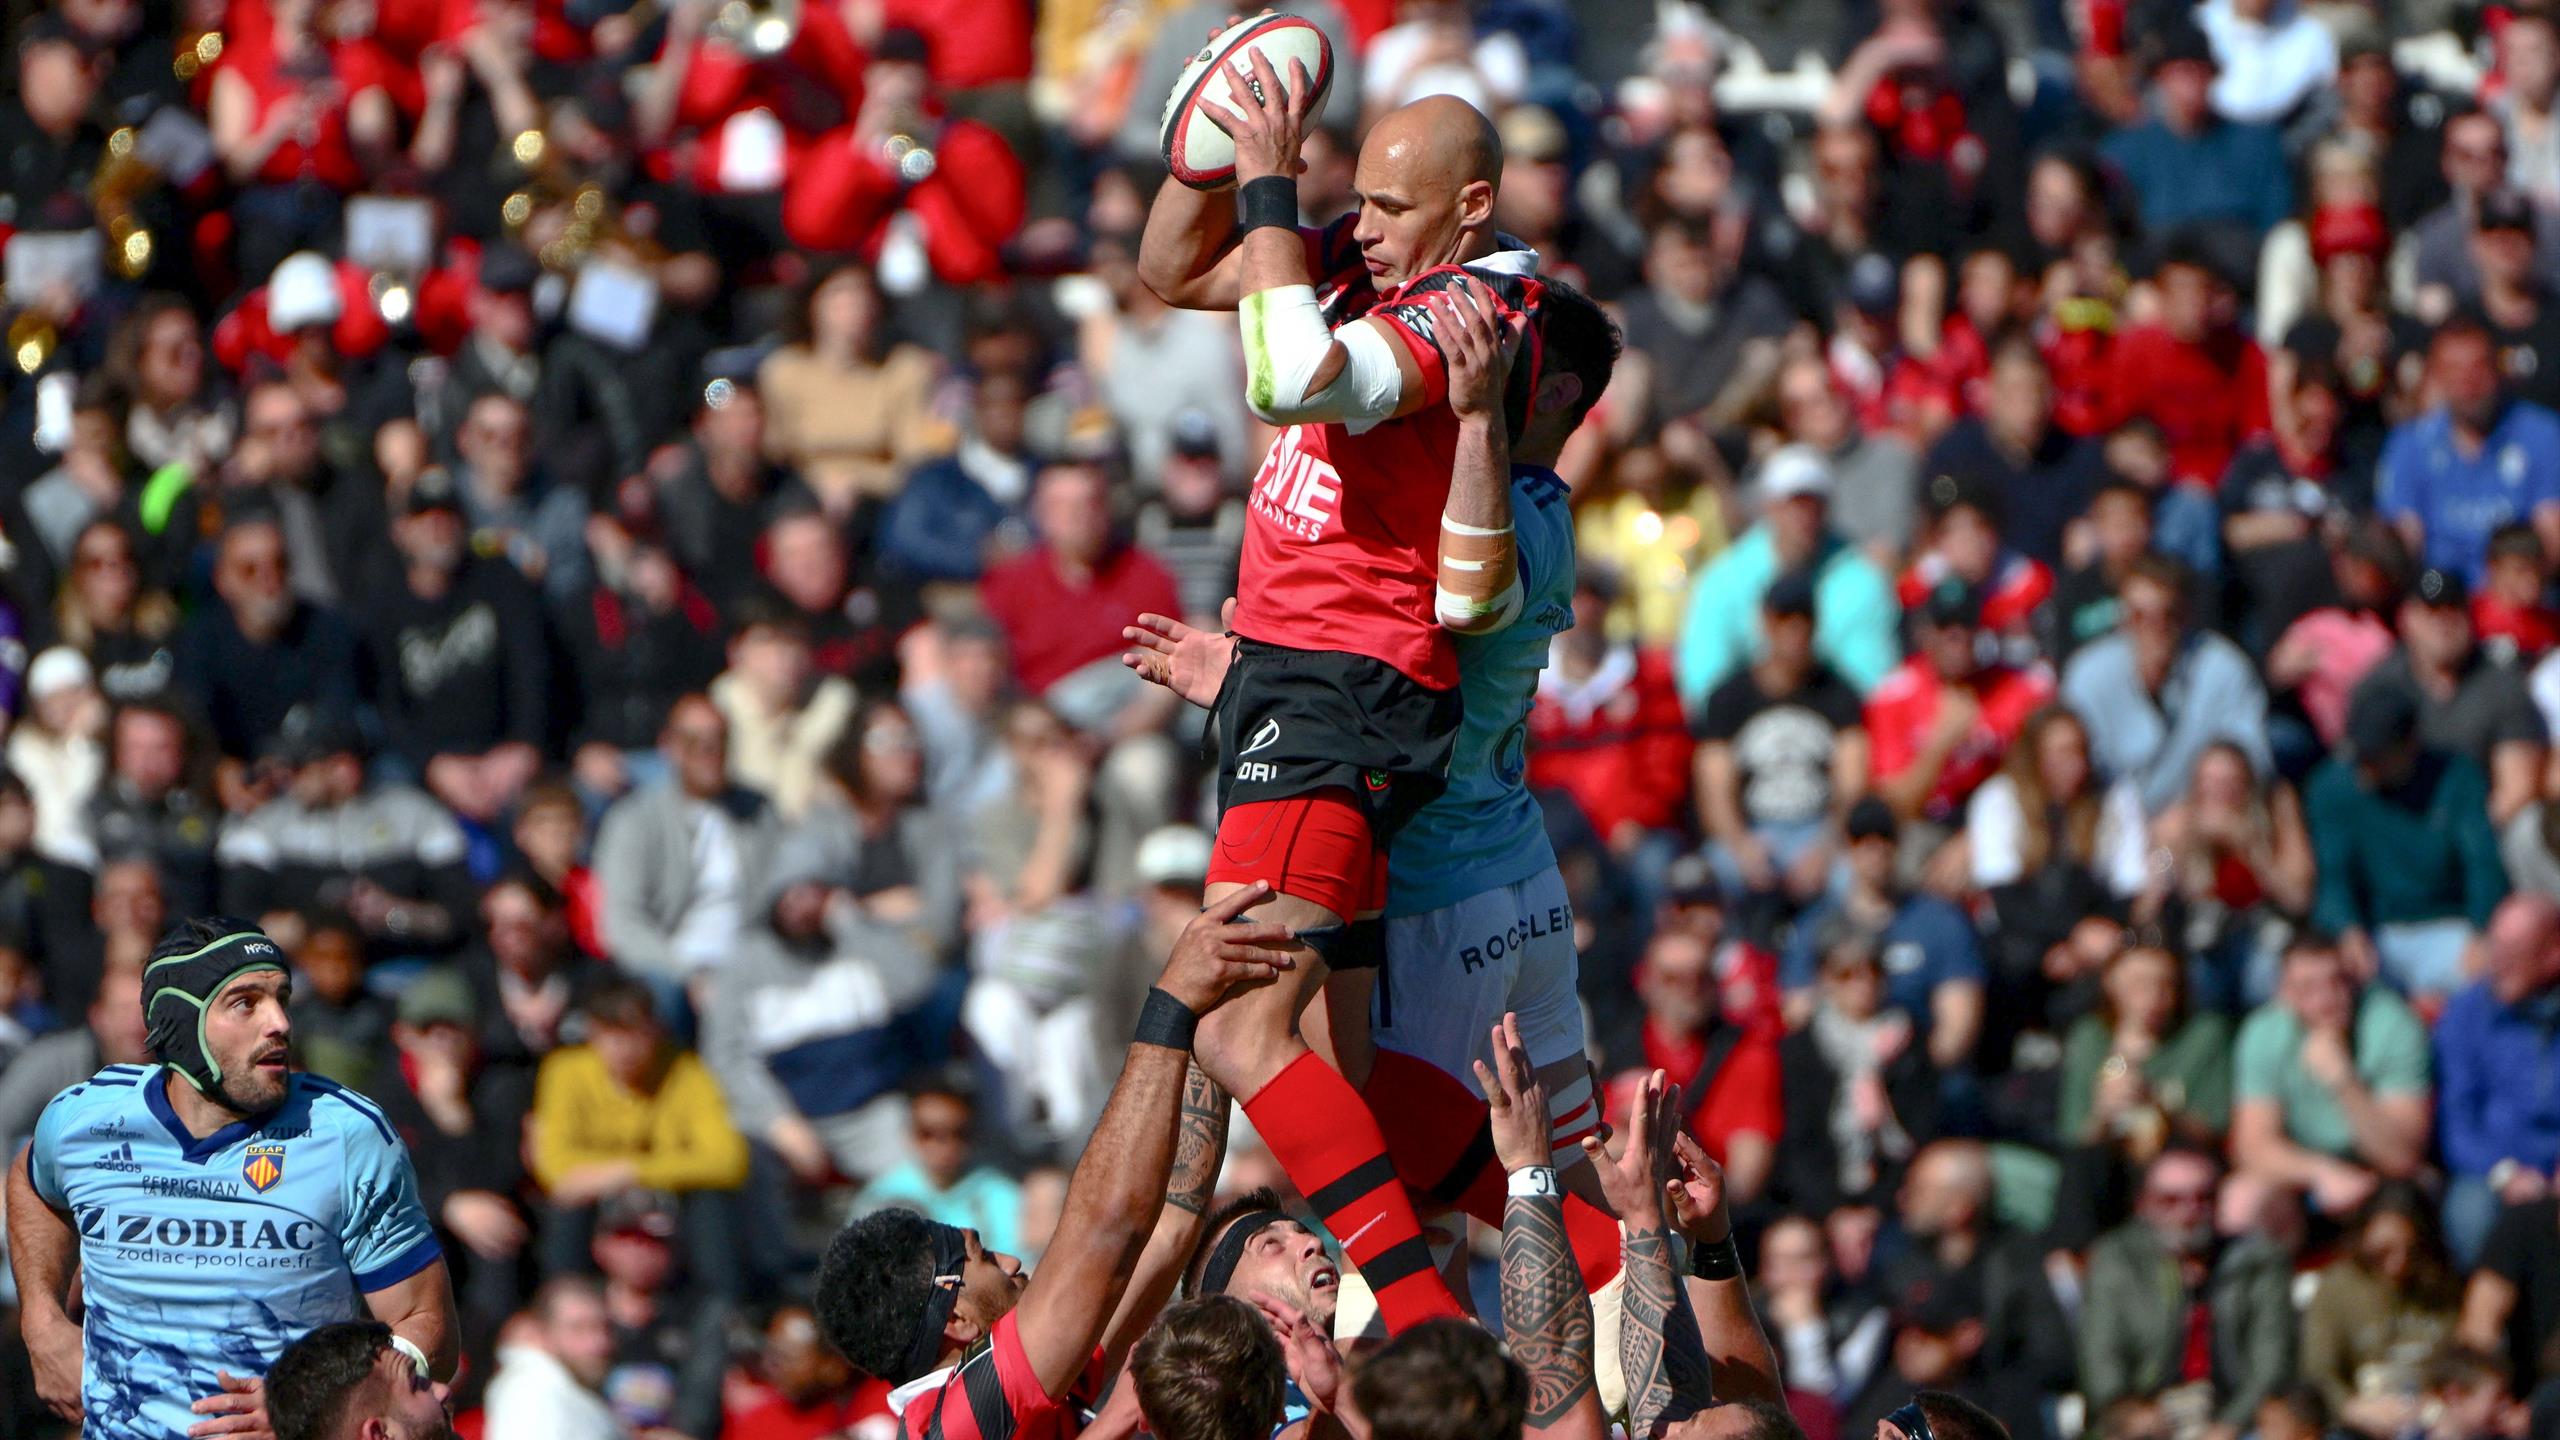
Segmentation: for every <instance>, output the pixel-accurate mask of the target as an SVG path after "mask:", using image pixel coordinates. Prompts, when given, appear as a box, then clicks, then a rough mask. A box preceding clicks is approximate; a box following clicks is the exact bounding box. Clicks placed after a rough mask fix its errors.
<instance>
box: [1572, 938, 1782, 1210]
mask: <svg viewBox="0 0 2560 1440" xmlns="http://www.w3.org/2000/svg"><path fill="white" fill-rule="evenodd" d="M1741 948H1747V947H1740V946H1738V944H1737V945H1736V946H1733V947H1719V946H1718V945H1717V943H1716V941H1715V939H1714V938H1713V937H1712V936H1710V935H1706V934H1702V933H1700V932H1699V931H1698V930H1695V929H1691V928H1682V927H1667V928H1664V929H1661V930H1657V931H1656V932H1655V933H1654V936H1653V938H1652V939H1651V940H1650V941H1649V942H1648V943H1647V944H1646V945H1645V948H1644V954H1643V957H1642V958H1641V959H1640V960H1639V961H1638V962H1637V964H1636V969H1635V977H1634V978H1635V994H1636V999H1637V1001H1638V1002H1639V1004H1640V1006H1641V1007H1642V1008H1641V1010H1640V1012H1639V1013H1638V1015H1637V1016H1636V1017H1635V1018H1636V1023H1635V1024H1634V1025H1633V1026H1631V1027H1621V1028H1620V1029H1618V1030H1616V1031H1614V1032H1610V1033H1604V1034H1603V1035H1602V1036H1601V1037H1600V1053H1601V1060H1600V1063H1601V1066H1602V1073H1604V1074H1606V1075H1608V1076H1609V1077H1610V1080H1609V1083H1608V1089H1607V1094H1606V1097H1605V1103H1606V1106H1607V1112H1608V1115H1609V1117H1610V1119H1611V1120H1612V1121H1613V1122H1614V1123H1617V1124H1619V1125H1621V1126H1623V1125H1624V1124H1625V1123H1626V1116H1627V1115H1628V1113H1629V1107H1630V1105H1631V1104H1632V1103H1633V1101H1634V1099H1635V1097H1636V1093H1637V1091H1638V1089H1639V1088H1640V1087H1641V1085H1642V1083H1643V1081H1644V1077H1645V1076H1646V1075H1648V1074H1650V1073H1652V1072H1653V1071H1655V1070H1661V1071H1664V1072H1666V1073H1667V1074H1668V1075H1669V1076H1670V1077H1671V1082H1672V1083H1673V1084H1675V1085H1678V1086H1679V1087H1680V1094H1681V1097H1682V1100H1683V1102H1684V1103H1685V1104H1686V1105H1687V1107H1688V1117H1687V1120H1688V1123H1687V1126H1686V1128H1687V1130H1688V1132H1689V1133H1690V1134H1691V1135H1693V1136H1695V1137H1697V1141H1698V1143H1699V1144H1700V1145H1701V1146H1703V1147H1705V1149H1706V1151H1707V1153H1708V1154H1709V1155H1712V1156H1714V1157H1716V1160H1717V1163H1719V1164H1721V1165H1723V1166H1724V1167H1725V1183H1726V1185H1727V1186H1728V1190H1727V1194H1728V1195H1729V1196H1730V1197H1731V1198H1732V1200H1733V1202H1734V1203H1735V1204H1746V1203H1748V1202H1749V1201H1751V1200H1752V1199H1754V1198H1756V1197H1757V1196H1758V1195H1759V1194H1760V1192H1761V1189H1762V1187H1764V1186H1766V1185H1767V1184H1768V1183H1769V1177H1770V1173H1771V1170H1772V1168H1773V1167H1774V1165H1775V1164H1776V1161H1777V1147H1778V1140H1779V1137H1780V1135H1781V1134H1783V1133H1784V1130H1785V1126H1786V1114H1785V1111H1784V1110H1783V1109H1782V1108H1781V1106H1780V1104H1779V1099H1778V1096H1779V1073H1780V1066H1779V1061H1778V1035H1777V1027H1775V1026H1772V1025H1767V1024H1762V1023H1755V1021H1754V1020H1753V1018H1752V1017H1750V1016H1748V1015H1744V1014H1736V1013H1734V1012H1733V1010H1732V1008H1731V1007H1730V1006H1729V1005H1728V1004H1727V1001H1726V997H1725V994H1724V990H1725V987H1724V985H1723V983H1722V978H1723V977H1722V975H1721V974H1720V971H1721V969H1722V966H1723V964H1724V963H1725V962H1724V961H1723V960H1722V959H1720V953H1719V952H1720V949H1721V950H1726V951H1731V950H1736V949H1741Z"/></svg>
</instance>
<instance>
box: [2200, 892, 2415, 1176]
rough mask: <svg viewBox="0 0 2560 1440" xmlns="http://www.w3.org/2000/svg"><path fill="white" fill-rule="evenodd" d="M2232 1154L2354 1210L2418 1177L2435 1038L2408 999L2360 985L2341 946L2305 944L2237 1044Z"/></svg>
mask: <svg viewBox="0 0 2560 1440" xmlns="http://www.w3.org/2000/svg"><path fill="white" fill-rule="evenodd" d="M2231 1069H2232V1089H2233V1094H2234V1097H2235V1099H2234V1103H2233V1106H2232V1113H2231V1158H2232V1161H2233V1163H2234V1164H2235V1165H2236V1166H2237V1168H2238V1169H2239V1170H2240V1172H2241V1173H2242V1174H2244V1175H2248V1176H2254V1177H2256V1178H2259V1179H2262V1180H2265V1181H2269V1182H2272V1183H2274V1184H2278V1185H2289V1186H2295V1187H2298V1188H2300V1189H2301V1190H2303V1191H2304V1192H2306V1193H2307V1194H2308V1195H2309V1196H2310V1198H2311V1200H2312V1202H2313V1203H2314V1204H2316V1205H2318V1206H2319V1208H2320V1210H2321V1211H2322V1213H2324V1214H2329V1215H2345V1214H2348V1213H2349V1212H2351V1211H2353V1210H2354V1209H2355V1208H2356V1207H2357V1206H2358V1205H2361V1204H2363V1203H2364V1202H2365V1200H2366V1199H2367V1198H2368V1197H2369V1196H2371V1195H2372V1194H2373V1191H2374V1187H2375V1186H2376V1185H2377V1184H2378V1183H2380V1181H2382V1180H2385V1179H2403V1178H2406V1177H2407V1176H2409V1175H2410V1174H2412V1173H2413V1172H2415V1171H2416V1169H2417V1168H2418V1166H2419V1165H2420V1164H2421V1163H2422V1159H2423V1157H2424V1155H2425V1153H2426V1147H2427V1135H2428V1130H2429V1128H2430V1126H2431V1125H2432V1123H2433V1098H2432V1096H2433V1092H2432V1091H2431V1090H2430V1089H2429V1086H2428V1065H2427V1032H2426V1027H2425V1026H2423V1025H2421V1024H2420V1023H2419V1022H2418V1019H2417V1017H2416V1016H2414V1015H2412V1014H2410V1013H2409V1007H2408V1006H2407V1005H2405V1004H2403V1003H2402V1002H2401V1000H2400V997H2399V996H2397V995H2394V994H2392V993H2391V992H2390V991H2389V990H2387V989H2385V988H2383V987H2382V986H2380V985H2373V984H2364V985H2359V984H2358V983H2357V981H2356V980H2355V979H2354V977H2353V974H2352V972H2351V971H2350V970H2349V969H2348V967H2347V962H2346V961H2345V960H2344V959H2343V958H2342V957H2341V956H2340V954H2339V952H2338V947H2337V946H2335V945H2332V944H2329V943H2327V942H2325V941H2321V940H2317V939H2308V938H2306V939H2299V940H2296V941H2295V942H2294V943H2293V946H2292V948H2290V949H2288V950H2287V951H2286V952H2285V956H2284V969H2283V971H2282V973H2281V974H2280V976H2279V977H2278V980H2277V988H2276V998H2274V999H2273V1000H2270V1001H2268V1002H2267V1003H2266V1004H2264V1005H2261V1006H2259V1007H2258V1008H2257V1009H2256V1010H2255V1011H2253V1012H2252V1013H2251V1014H2250V1016H2249V1019H2248V1021H2247V1022H2246V1023H2245V1024H2243V1025H2242V1026H2241V1027H2240V1038H2239V1041H2238V1043H2237V1044H2236V1045H2235V1046H2234V1047H2233V1051H2232V1060H2231Z"/></svg>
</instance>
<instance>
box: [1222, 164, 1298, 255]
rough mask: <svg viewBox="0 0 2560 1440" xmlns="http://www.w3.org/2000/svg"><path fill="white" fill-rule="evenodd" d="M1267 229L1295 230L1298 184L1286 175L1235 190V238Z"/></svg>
mask: <svg viewBox="0 0 2560 1440" xmlns="http://www.w3.org/2000/svg"><path fill="white" fill-rule="evenodd" d="M1266 226H1277V227H1278V228H1280V229H1283V230H1295V229H1297V228H1298V182H1297V181H1296V180H1295V179H1293V178H1291V177H1289V176H1287V175H1265V176H1263V177H1261V178H1260V179H1258V180H1247V181H1246V182H1244V184H1242V185H1240V186H1238V187H1237V188H1236V238H1237V239H1239V240H1241V239H1243V238H1244V237H1245V236H1247V235H1250V234H1252V233H1253V232H1254V231H1256V230H1260V229H1263V228H1264V227H1266Z"/></svg>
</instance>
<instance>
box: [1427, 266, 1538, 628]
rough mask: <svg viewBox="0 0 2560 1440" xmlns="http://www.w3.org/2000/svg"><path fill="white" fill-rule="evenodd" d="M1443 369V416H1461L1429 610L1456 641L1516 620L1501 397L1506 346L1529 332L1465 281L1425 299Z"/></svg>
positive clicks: (1479, 286) (1507, 370)
mask: <svg viewBox="0 0 2560 1440" xmlns="http://www.w3.org/2000/svg"><path fill="white" fill-rule="evenodd" d="M1429 303H1430V305H1431V309H1432V313H1433V314H1434V315H1435V316H1436V317H1438V320H1439V334H1440V350H1441V354H1442V355H1443V356H1444V357H1445V358H1446V359H1447V361H1448V366H1449V409H1450V410H1451V412H1453V413H1454V414H1456V415H1457V417H1458V446H1457V458H1456V460H1455V461H1454V462H1453V464H1452V465H1451V467H1450V471H1449V499H1448V501H1447V503H1446V504H1444V505H1443V506H1442V507H1441V510H1440V563H1439V586H1438V590H1437V593H1436V594H1435V596H1434V599H1433V609H1434V610H1435V611H1436V612H1437V613H1438V614H1439V616H1440V623H1441V624H1442V625H1445V626H1447V627H1448V628H1449V629H1451V630H1455V631H1457V632H1459V633H1460V634H1462V635H1484V634H1490V633H1492V632H1493V631H1496V630H1499V629H1501V628H1502V627H1503V626H1505V625H1508V624H1510V623H1511V622H1512V621H1513V620H1514V619H1516V618H1518V616H1519V614H1520V605H1521V591H1520V550H1519V547H1518V545H1517V544H1516V543H1514V541H1513V538H1512V529H1511V442H1510V437H1509V434H1508V433H1507V431H1506V429H1505V425H1504V421H1503V413H1502V399H1503V391H1504V388H1505V385H1506V383H1507V382H1508V380H1509V378H1510V374H1511V357H1512V353H1513V347H1515V346H1516V345H1517V344H1518V343H1519V341H1520V338H1521V335H1522V332H1523V331H1524V330H1525V328H1526V327H1527V324H1528V320H1527V317H1525V316H1518V315H1515V316H1511V317H1509V318H1508V319H1505V318H1504V317H1503V316H1502V315H1501V314H1500V313H1499V312H1498V311H1497V310H1496V308H1495V305H1494V299H1493V292H1492V291H1491V290H1489V289H1487V288H1486V287H1485V285H1484V283H1483V282H1482V281H1478V280H1464V281H1461V282H1459V284H1458V285H1457V286H1456V287H1455V288H1453V289H1450V290H1445V291H1441V292H1439V293H1437V294H1434V295H1432V296H1431V297H1430V302H1429Z"/></svg>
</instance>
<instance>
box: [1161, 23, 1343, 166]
mask: <svg viewBox="0 0 2560 1440" xmlns="http://www.w3.org/2000/svg"><path fill="white" fill-rule="evenodd" d="M1257 50H1258V51H1260V52H1261V53H1262V56H1263V58H1264V59H1266V60H1268V61H1270V62H1271V68H1272V70H1273V71H1275V72H1277V73H1278V74H1279V76H1280V83H1281V84H1283V85H1286V84H1288V83H1289V62H1290V61H1292V60H1295V61H1297V62H1298V63H1300V64H1302V65H1304V66H1306V67H1307V74H1308V75H1310V76H1312V77H1314V79H1315V86H1316V94H1315V99H1314V101H1313V102H1312V104H1313V105H1314V106H1317V107H1321V106H1322V105H1323V104H1324V97H1325V92H1326V91H1327V90H1330V89H1331V88H1333V46H1332V45H1331V44H1330V43H1328V42H1327V41H1326V40H1325V38H1324V32H1323V31H1322V30H1319V29H1317V28H1316V27H1315V25H1314V23H1313V22H1311V21H1308V20H1306V19H1304V18H1302V17H1300V16H1296V15H1268V14H1266V15H1256V16H1254V17H1253V18H1252V19H1250V20H1239V21H1237V22H1236V23H1235V24H1233V25H1230V26H1228V27H1227V28H1226V29H1224V30H1221V31H1219V32H1218V33H1217V35H1216V36H1214V37H1213V38H1211V40H1210V41H1209V43H1208V44H1207V45H1206V46H1205V47H1203V48H1202V49H1201V51H1200V53H1199V54H1197V55H1194V56H1192V57H1191V63H1190V64H1188V65H1185V66H1183V67H1182V78H1181V79H1179V80H1176V81H1175V82H1174V85H1173V93H1172V94H1170V95H1168V96H1166V97H1165V101H1164V119H1163V120H1162V121H1161V122H1160V123H1159V125H1158V129H1157V133H1158V135H1159V137H1160V138H1161V140H1162V142H1163V146H1164V163H1165V168H1166V169H1167V170H1170V171H1172V172H1173V178H1175V179H1176V180H1179V181H1181V182H1182V183H1183V184H1185V185H1188V186H1190V187H1191V188H1192V189H1194V190H1216V189H1220V188H1222V187H1224V186H1227V185H1231V184H1233V183H1235V178H1236V142H1235V141H1233V140H1231V139H1229V138H1228V137H1227V132H1226V131H1224V130H1221V129H1219V128H1218V124H1217V121H1215V120H1214V119H1212V118H1210V117H1211V115H1212V114H1214V113H1216V112H1214V111H1212V112H1207V113H1204V112H1203V110H1202V108H1201V107H1202V103H1203V102H1204V101H1211V102H1216V103H1218V104H1224V105H1229V106H1230V108H1240V107H1235V106H1234V105H1233V103H1232V98H1231V97H1232V90H1233V88H1234V87H1236V86H1237V85H1239V84H1241V85H1244V86H1252V85H1254V84H1255V83H1256V82H1254V81H1252V80H1250V79H1246V78H1244V77H1241V76H1238V75H1237V74H1236V70H1235V66H1236V65H1237V64H1239V63H1249V61H1248V52H1250V51H1257ZM1310 113H1311V114H1312V113H1313V111H1312V110H1311V111H1310Z"/></svg>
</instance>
